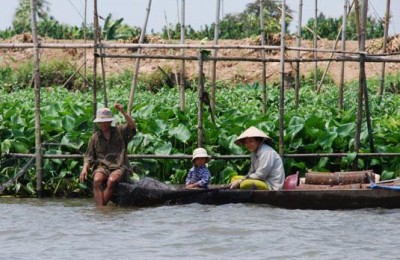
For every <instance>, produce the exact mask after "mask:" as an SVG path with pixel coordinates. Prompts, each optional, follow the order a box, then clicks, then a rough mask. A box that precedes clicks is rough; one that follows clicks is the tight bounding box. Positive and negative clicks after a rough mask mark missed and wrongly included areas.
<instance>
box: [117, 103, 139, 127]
mask: <svg viewBox="0 0 400 260" xmlns="http://www.w3.org/2000/svg"><path fill="white" fill-rule="evenodd" d="M114 107H115V109H117V110H118V111H119V112H120V113H121V114H122V115H123V116H124V117H125V121H126V124H127V125H128V127H129V128H130V129H134V128H136V123H135V120H134V119H133V118H132V117H131V116H130V115H129V114H128V113H126V112H125V110H124V107H123V106H122V105H121V104H119V103H115V105H114Z"/></svg>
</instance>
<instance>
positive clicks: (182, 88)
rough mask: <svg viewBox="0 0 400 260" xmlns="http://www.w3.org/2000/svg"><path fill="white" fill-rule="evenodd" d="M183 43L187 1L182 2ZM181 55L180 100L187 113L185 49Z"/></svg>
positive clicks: (183, 42) (182, 108) (181, 42)
mask: <svg viewBox="0 0 400 260" xmlns="http://www.w3.org/2000/svg"><path fill="white" fill-rule="evenodd" d="M181 1H182V2H181V12H182V14H181V41H180V44H181V45H183V44H185V34H186V29H185V10H186V7H185V0H181ZM181 55H182V60H181V78H180V81H179V83H180V91H179V93H180V99H181V104H180V107H181V111H182V112H183V111H185V88H186V86H185V85H186V82H185V81H186V79H185V78H186V76H185V75H186V72H185V71H186V68H185V59H184V57H185V49H181Z"/></svg>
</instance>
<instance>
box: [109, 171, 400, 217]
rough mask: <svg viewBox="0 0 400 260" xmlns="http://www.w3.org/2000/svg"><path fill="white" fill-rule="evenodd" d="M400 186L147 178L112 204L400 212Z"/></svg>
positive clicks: (122, 188) (118, 192) (122, 186)
mask: <svg viewBox="0 0 400 260" xmlns="http://www.w3.org/2000/svg"><path fill="white" fill-rule="evenodd" d="M294 181H296V183H294ZM290 182H292V183H290ZM398 185H400V180H393V181H390V182H382V183H374V182H372V181H369V183H365V182H360V183H345V184H343V183H342V184H339V185H326V184H319V185H318V184H307V183H303V184H299V183H298V176H297V175H290V176H289V177H287V178H286V180H285V185H284V187H285V189H283V190H279V191H268V190H253V189H250V190H241V189H234V190H231V189H229V186H226V185H219V186H218V185H213V186H210V188H208V189H186V188H184V186H179V185H178V186H175V185H167V184H164V183H161V182H159V181H157V180H154V179H151V178H144V179H142V180H140V181H138V182H135V183H126V182H122V183H119V184H118V186H117V188H116V189H115V192H114V194H113V197H112V201H113V202H114V203H116V204H117V205H119V206H121V207H151V206H160V205H181V204H189V203H200V204H210V205H222V204H228V203H253V204H267V205H270V206H273V207H280V208H286V209H317V210H324V209H326V210H335V209H361V208H377V207H379V208H389V209H391V208H400V186H398Z"/></svg>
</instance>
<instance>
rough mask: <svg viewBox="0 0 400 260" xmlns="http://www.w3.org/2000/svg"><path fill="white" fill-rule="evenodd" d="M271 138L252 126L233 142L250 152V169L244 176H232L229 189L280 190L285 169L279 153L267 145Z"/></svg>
mask: <svg viewBox="0 0 400 260" xmlns="http://www.w3.org/2000/svg"><path fill="white" fill-rule="evenodd" d="M271 141H272V140H271V138H270V137H269V136H268V135H266V134H265V133H264V132H263V131H261V130H259V129H258V128H256V127H254V126H252V127H250V128H248V129H247V130H246V131H244V132H243V133H242V134H241V135H240V136H239V137H238V138H237V139H236V140H235V144H237V145H243V146H245V147H246V148H247V150H249V151H250V152H251V161H250V170H249V172H248V174H247V175H246V176H240V175H237V176H234V177H233V178H232V183H231V186H230V188H231V189H237V188H240V189H253V188H254V189H263V190H281V189H282V188H283V183H284V179H285V171H284V168H283V163H282V159H281V157H280V156H279V154H278V153H277V152H276V151H275V150H274V149H273V148H272V147H271V146H270V145H269V144H270V142H271Z"/></svg>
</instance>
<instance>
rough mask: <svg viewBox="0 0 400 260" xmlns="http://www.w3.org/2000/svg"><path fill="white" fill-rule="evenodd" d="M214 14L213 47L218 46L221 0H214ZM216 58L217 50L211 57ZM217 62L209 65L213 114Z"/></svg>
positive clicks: (212, 109) (212, 111)
mask: <svg viewBox="0 0 400 260" xmlns="http://www.w3.org/2000/svg"><path fill="white" fill-rule="evenodd" d="M216 2H217V6H216V13H215V30H214V45H218V40H219V20H220V19H219V14H220V12H221V0H216ZM217 56H218V49H214V50H213V57H217ZM216 82H217V60H213V61H212V63H211V84H212V85H211V100H210V107H211V113H213V114H214V112H215V95H216V89H217V83H216Z"/></svg>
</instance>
